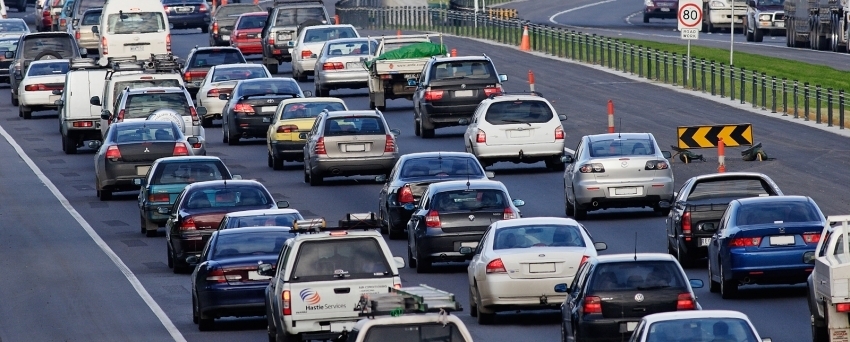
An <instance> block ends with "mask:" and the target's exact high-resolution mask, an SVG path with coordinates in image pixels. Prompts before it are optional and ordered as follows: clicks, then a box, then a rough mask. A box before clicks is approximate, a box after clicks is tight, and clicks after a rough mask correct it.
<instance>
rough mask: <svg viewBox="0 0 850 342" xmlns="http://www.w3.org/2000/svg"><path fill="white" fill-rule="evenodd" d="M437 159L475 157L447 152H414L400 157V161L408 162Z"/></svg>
mask: <svg viewBox="0 0 850 342" xmlns="http://www.w3.org/2000/svg"><path fill="white" fill-rule="evenodd" d="M437 157H453V158H457V157H462V158H475V155H474V154H472V153H469V152H453V151H452V152H449V151H432V152H416V153H408V154H405V155H402V156H401V158H399V159H400V160H410V159H419V158H437Z"/></svg>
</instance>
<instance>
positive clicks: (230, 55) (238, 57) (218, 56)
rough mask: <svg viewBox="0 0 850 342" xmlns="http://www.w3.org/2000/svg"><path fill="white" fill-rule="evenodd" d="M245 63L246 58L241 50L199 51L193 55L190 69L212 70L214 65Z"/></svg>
mask: <svg viewBox="0 0 850 342" xmlns="http://www.w3.org/2000/svg"><path fill="white" fill-rule="evenodd" d="M235 63H245V57H244V56H242V53H241V52H239V50H234V49H213V50H199V51H195V53H193V54H192V62H191V63H190V64H189V65H190V66H189V67H190V68H211V67H212V66H213V65H221V64H235Z"/></svg>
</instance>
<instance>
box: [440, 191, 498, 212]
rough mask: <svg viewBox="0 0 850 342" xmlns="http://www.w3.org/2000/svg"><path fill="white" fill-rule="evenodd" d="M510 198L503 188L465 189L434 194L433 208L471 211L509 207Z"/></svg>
mask: <svg viewBox="0 0 850 342" xmlns="http://www.w3.org/2000/svg"><path fill="white" fill-rule="evenodd" d="M509 206H510V200H509V199H508V196H507V195H506V194H505V193H504V192H502V191H501V190H495V189H464V190H454V191H444V192H440V193H437V194H435V195H434V198H433V203H431V208H432V209H434V210H437V211H459V210H460V211H469V210H477V209H501V208H508V207H509Z"/></svg>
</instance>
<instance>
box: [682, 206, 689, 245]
mask: <svg viewBox="0 0 850 342" xmlns="http://www.w3.org/2000/svg"><path fill="white" fill-rule="evenodd" d="M682 235H684V236H685V241H691V212H690V211H686V212H685V213H684V214H682Z"/></svg>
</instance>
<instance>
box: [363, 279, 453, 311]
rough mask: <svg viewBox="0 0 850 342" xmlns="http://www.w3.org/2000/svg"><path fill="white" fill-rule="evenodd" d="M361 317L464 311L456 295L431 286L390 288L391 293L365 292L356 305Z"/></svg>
mask: <svg viewBox="0 0 850 342" xmlns="http://www.w3.org/2000/svg"><path fill="white" fill-rule="evenodd" d="M354 311H358V312H359V315H360V317H369V318H374V317H375V316H393V317H398V316H401V315H404V314H421V313H430V312H440V313H443V312H445V313H448V312H453V311H463V307H461V305H460V303H458V301H457V300H455V295H454V294H452V293H449V292H446V291H443V290H438V289H436V288H433V287H431V286H428V285H425V284H420V285H419V286H410V287H403V288H400V289H396V288H389V293H378V294H375V293H373V294H364V295H362V296H361V297H360V302H358V303H357V306H355V308H354Z"/></svg>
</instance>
